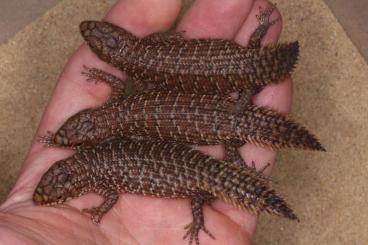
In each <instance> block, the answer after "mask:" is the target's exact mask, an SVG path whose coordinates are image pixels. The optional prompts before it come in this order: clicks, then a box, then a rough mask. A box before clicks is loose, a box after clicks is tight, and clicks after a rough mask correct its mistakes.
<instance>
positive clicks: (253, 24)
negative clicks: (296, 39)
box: [235, 0, 292, 173]
mask: <svg viewBox="0 0 368 245" xmlns="http://www.w3.org/2000/svg"><path fill="white" fill-rule="evenodd" d="M268 6H270V3H269V2H268V1H266V0H257V1H256V2H255V5H254V6H253V8H252V10H251V13H250V15H249V17H248V18H247V20H246V21H245V22H244V25H243V26H242V27H241V28H240V30H239V32H238V33H237V35H236V37H235V40H236V41H237V42H238V43H241V44H244V45H246V44H247V43H248V42H249V38H250V37H251V34H252V33H253V32H254V30H255V29H256V28H257V26H258V20H257V19H256V14H259V11H260V10H259V7H262V9H265V8H267V7H268ZM278 18H280V21H278V22H276V23H275V24H274V25H272V26H271V27H270V28H269V30H268V31H267V34H266V35H265V37H264V38H263V40H262V45H263V46H264V45H269V44H272V43H276V42H277V40H278V38H279V36H280V33H281V29H282V21H281V15H280V13H279V12H278V11H277V9H275V10H274V11H273V13H272V15H271V16H270V20H271V21H272V20H276V19H278ZM291 97H292V83H291V79H287V80H285V81H282V82H276V83H274V84H272V85H269V86H267V87H266V88H265V89H263V90H262V91H261V92H260V93H259V94H257V95H256V96H255V97H254V99H253V102H254V104H256V105H259V106H266V107H269V108H271V109H273V110H276V111H278V112H281V113H285V114H286V113H288V112H289V111H290V107H291ZM239 151H240V154H241V155H242V157H243V159H244V160H245V161H246V162H247V163H251V162H255V164H256V167H257V169H260V168H262V166H264V165H265V164H267V163H274V161H275V157H276V153H275V152H274V151H272V150H269V149H265V148H261V147H256V146H255V145H252V144H246V145H244V146H243V147H241V148H240V149H239ZM271 169H272V167H269V168H267V169H266V170H265V172H266V173H270V172H271Z"/></svg>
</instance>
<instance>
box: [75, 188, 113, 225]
mask: <svg viewBox="0 0 368 245" xmlns="http://www.w3.org/2000/svg"><path fill="white" fill-rule="evenodd" d="M96 192H97V193H98V194H99V195H101V196H103V197H104V201H103V203H102V204H101V205H100V206H98V207H92V208H86V209H83V210H82V212H83V213H88V214H89V215H91V219H92V221H93V223H95V224H99V223H100V222H101V219H102V217H103V216H104V215H105V214H106V213H107V212H108V211H109V210H110V209H111V208H112V207H113V206H114V205H115V204H116V202H117V201H118V199H119V192H118V191H116V190H113V189H110V188H106V189H98V190H97V191H96Z"/></svg>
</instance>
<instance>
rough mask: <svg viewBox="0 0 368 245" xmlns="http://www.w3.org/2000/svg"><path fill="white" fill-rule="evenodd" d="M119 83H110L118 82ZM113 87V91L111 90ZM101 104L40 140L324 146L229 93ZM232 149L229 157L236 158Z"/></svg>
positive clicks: (157, 95)
mask: <svg viewBox="0 0 368 245" xmlns="http://www.w3.org/2000/svg"><path fill="white" fill-rule="evenodd" d="M116 85H119V84H112V86H113V87H114V86H116ZM113 91H116V89H113ZM113 94H114V95H113V97H112V98H111V99H110V101H109V102H107V103H106V104H105V105H103V106H101V107H98V108H93V109H86V110H83V111H81V112H79V113H77V114H75V115H74V116H72V117H70V118H69V119H68V120H67V121H66V122H65V123H64V124H63V125H62V126H61V128H60V129H59V130H57V132H56V133H55V134H53V133H51V132H50V133H49V135H46V136H42V137H41V139H40V141H41V142H44V143H46V144H48V145H56V146H69V147H75V146H81V145H89V144H96V143H98V142H100V141H101V140H103V139H106V138H109V137H112V136H116V135H121V136H129V137H134V136H149V137H152V138H156V139H163V140H172V141H179V142H183V143H188V144H198V145H213V144H222V143H225V145H227V146H229V148H231V146H233V147H239V146H241V145H243V144H244V143H253V144H256V145H259V146H263V147H268V148H272V149H279V148H285V147H290V148H299V149H311V150H322V151H324V148H323V147H322V145H321V144H320V143H319V142H318V140H317V139H316V138H315V137H314V136H313V135H312V134H310V133H309V132H308V131H307V130H306V129H305V128H304V127H302V126H300V125H299V124H297V123H295V122H293V121H291V120H289V119H287V118H286V117H285V116H283V115H281V114H279V113H276V112H274V111H271V110H269V109H266V108H262V107H257V106H254V105H250V104H242V103H240V105H239V101H237V100H236V99H233V98H232V97H230V96H221V95H200V94H194V93H192V94H186V93H180V92H177V91H147V92H142V93H138V94H134V95H131V96H129V97H128V98H125V99H124V98H123V97H122V96H121V95H120V97H119V95H118V94H119V93H118V92H117V93H113ZM232 151H234V149H230V150H229V152H231V153H229V152H228V153H229V155H230V156H232V157H231V158H230V159H232V160H234V159H233V158H234V154H233V153H232Z"/></svg>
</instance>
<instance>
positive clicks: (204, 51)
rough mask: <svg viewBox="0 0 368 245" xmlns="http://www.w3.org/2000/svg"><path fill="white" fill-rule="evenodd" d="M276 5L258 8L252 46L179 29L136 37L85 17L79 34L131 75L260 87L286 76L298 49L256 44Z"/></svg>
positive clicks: (223, 87) (228, 87)
mask: <svg viewBox="0 0 368 245" xmlns="http://www.w3.org/2000/svg"><path fill="white" fill-rule="evenodd" d="M273 9H274V7H273V6H271V7H269V8H267V9H266V10H265V11H262V10H261V13H260V15H259V16H258V19H259V22H260V25H259V27H258V29H257V30H256V31H255V33H254V34H253V36H252V38H251V40H250V47H242V46H240V45H238V44H236V43H235V42H233V41H229V40H221V39H189V40H187V39H184V38H183V37H182V36H181V34H180V33H176V34H165V33H155V34H151V35H149V36H147V37H144V38H141V39H140V38H137V37H135V36H134V35H132V34H131V33H129V32H128V31H126V30H124V29H122V28H120V27H118V26H115V25H113V24H111V23H107V22H101V21H84V22H82V23H81V25H80V29H81V33H82V35H83V37H84V39H85V40H86V42H87V43H88V45H89V46H90V47H91V49H92V50H93V51H94V52H95V53H96V54H97V55H98V56H99V58H101V59H102V60H103V61H105V62H108V63H110V64H112V65H114V66H116V67H118V68H119V69H121V70H122V71H124V72H125V73H126V74H127V75H128V76H129V77H131V78H133V80H136V81H140V82H143V83H153V84H155V85H158V87H161V88H171V89H172V88H176V89H182V90H184V91H187V92H188V91H189V92H206V93H228V92H233V91H244V92H247V93H248V94H255V93H257V92H259V91H260V90H261V89H262V88H263V87H265V86H266V85H267V84H269V83H271V82H275V81H280V80H283V79H285V78H286V77H288V76H289V75H290V73H291V71H292V70H293V68H294V66H295V64H296V61H297V58H298V54H299V45H298V42H293V43H285V44H277V45H270V46H268V47H265V48H261V47H260V41H261V39H262V37H263V36H264V35H265V34H266V32H267V30H268V28H269V26H270V25H272V24H273V23H274V22H275V21H272V22H269V20H268V18H269V16H270V15H271V13H272V11H273Z"/></svg>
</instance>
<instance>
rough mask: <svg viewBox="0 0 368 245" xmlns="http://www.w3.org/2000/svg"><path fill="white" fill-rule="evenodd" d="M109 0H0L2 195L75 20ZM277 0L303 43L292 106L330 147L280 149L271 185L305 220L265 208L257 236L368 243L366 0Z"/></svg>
mask: <svg viewBox="0 0 368 245" xmlns="http://www.w3.org/2000/svg"><path fill="white" fill-rule="evenodd" d="M114 2H115V1H113V0H110V1H109V0H101V1H90V0H27V1H24V0H13V1H0V54H1V59H0V169H1V171H0V173H1V174H0V202H1V201H2V200H4V199H5V197H6V195H7V193H8V192H9V190H10V189H11V187H12V186H13V185H14V183H15V181H16V177H17V175H18V172H19V170H20V168H21V164H22V161H23V159H24V158H25V155H26V153H27V150H28V147H29V145H30V142H31V140H32V138H33V136H34V134H35V132H36V129H37V125H38V122H39V120H40V118H41V115H42V112H43V110H44V108H45V106H46V104H47V101H48V99H49V97H50V96H51V92H52V89H53V87H54V86H55V83H56V81H57V79H58V76H59V74H60V73H61V71H62V69H63V66H64V64H65V63H66V61H67V60H68V58H69V57H70V55H71V54H72V53H73V51H74V50H75V49H76V48H77V47H78V46H79V45H80V44H81V43H82V39H81V37H80V35H79V30H78V26H79V23H80V22H81V21H82V20H85V19H100V18H102V16H103V15H104V14H105V13H106V12H107V11H108V9H109V8H110V7H111V5H112V4H113V3H114ZM275 2H276V3H277V6H278V8H279V9H280V12H281V13H282V15H283V19H284V30H283V34H282V38H281V39H282V40H288V41H292V40H299V41H300V43H301V56H300V61H299V64H298V67H297V69H296V71H295V73H294V75H293V78H294V81H295V87H294V88H295V93H294V105H293V112H292V115H291V116H292V117H293V118H294V119H296V120H297V121H299V122H302V123H303V124H304V125H306V127H307V128H309V129H310V130H311V131H312V132H314V133H315V134H316V135H317V136H318V138H319V139H320V140H321V142H322V143H323V145H324V146H325V147H326V148H327V151H328V152H327V153H314V152H302V151H299V152H296V151H281V152H280V154H279V157H278V160H277V165H276V167H275V170H274V173H273V177H274V178H275V179H276V180H277V181H278V185H277V186H276V188H277V189H279V192H280V193H282V194H283V195H284V196H285V197H286V198H287V200H288V202H290V204H291V205H292V207H293V209H294V210H295V211H296V212H297V214H298V216H299V217H300V219H301V222H300V223H299V224H295V223H292V222H289V221H287V220H284V219H279V218H277V217H272V216H268V215H262V216H261V217H260V222H259V226H258V231H257V237H256V244H262V245H263V244H300V245H302V244H303V245H305V244H368V205H367V203H368V195H367V193H368V164H367V160H368V151H367V150H366V148H367V147H366V145H367V143H368V130H367V129H368V126H367V123H368V85H367V83H368V65H367V58H368V25H367V24H366V21H367V20H368V1H359V0H350V1H344V0H325V1H318V0H300V1H287V0H275ZM189 5H190V1H185V4H184V8H183V11H185V9H186V8H187V7H188V6H189Z"/></svg>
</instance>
